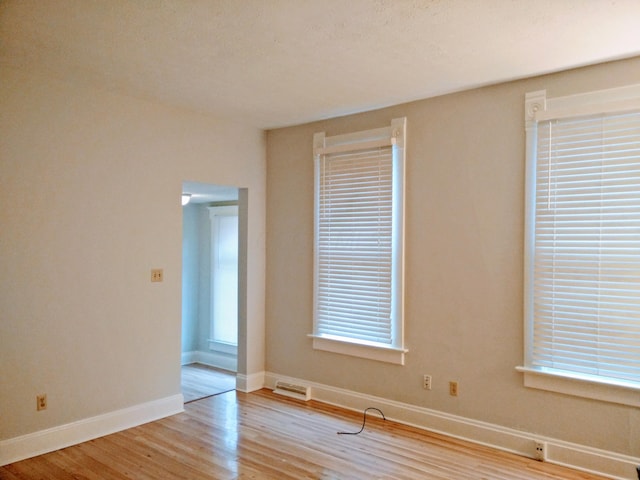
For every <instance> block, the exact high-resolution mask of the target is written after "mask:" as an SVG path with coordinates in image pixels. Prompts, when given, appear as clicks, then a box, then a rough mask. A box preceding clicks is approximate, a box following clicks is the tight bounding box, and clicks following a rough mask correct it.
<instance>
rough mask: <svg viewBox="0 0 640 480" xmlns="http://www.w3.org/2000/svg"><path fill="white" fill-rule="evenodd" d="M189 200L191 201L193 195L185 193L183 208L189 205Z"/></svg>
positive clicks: (183, 195)
mask: <svg viewBox="0 0 640 480" xmlns="http://www.w3.org/2000/svg"><path fill="white" fill-rule="evenodd" d="M189 200H191V194H190V193H183V194H182V206H183V207H184V206H185V205H186V204H187V203H189Z"/></svg>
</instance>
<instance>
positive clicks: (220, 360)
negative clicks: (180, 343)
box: [182, 350, 238, 372]
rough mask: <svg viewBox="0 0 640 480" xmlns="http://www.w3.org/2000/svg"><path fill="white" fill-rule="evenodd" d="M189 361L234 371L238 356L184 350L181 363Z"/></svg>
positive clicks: (236, 368)
mask: <svg viewBox="0 0 640 480" xmlns="http://www.w3.org/2000/svg"><path fill="white" fill-rule="evenodd" d="M190 363H202V364H203V365H209V366H210V367H215V368H220V369H222V370H228V371H229V372H235V371H237V370H238V357H237V356H235V355H229V354H227V353H222V352H213V351H212V352H203V351H201V350H196V351H193V352H184V353H183V354H182V365H188V364H190Z"/></svg>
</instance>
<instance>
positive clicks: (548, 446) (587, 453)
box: [264, 372, 640, 480]
mask: <svg viewBox="0 0 640 480" xmlns="http://www.w3.org/2000/svg"><path fill="white" fill-rule="evenodd" d="M277 381H281V382H286V383H290V384H294V385H301V386H306V387H310V390H311V394H310V396H311V399H313V400H317V401H320V402H323V403H328V404H330V405H335V406H338V407H342V408H347V409H349V410H354V411H359V412H361V411H364V409H365V408H367V407H376V408H379V409H380V410H382V411H383V412H384V414H385V417H386V418H387V419H389V420H393V421H396V422H398V423H402V424H405V425H410V426H413V427H417V428H420V429H424V430H428V431H431V432H435V433H441V434H443V435H448V436H450V437H454V438H459V439H462V440H467V441H470V442H473V443H477V444H480V445H485V446H488V447H492V448H496V449H499V450H502V451H506V452H511V453H515V454H517V455H522V456H525V457H529V458H534V459H540V460H542V461H546V462H550V463H554V464H557V465H563V466H566V467H570V468H573V469H575V470H580V471H584V472H588V473H592V474H597V475H602V476H605V477H609V478H611V479H615V480H637V478H638V477H637V473H636V466H637V465H640V457H631V456H627V455H621V454H619V453H616V452H611V451H606V450H600V449H596V448H592V447H588V446H585V445H578V444H574V443H570V442H565V441H563V440H558V439H554V438H549V437H540V436H537V435H534V434H530V433H528V432H523V431H519V430H514V429H510V428H506V427H502V426H500V425H494V424H491V423H486V422H481V421H478V420H473V419H469V418H465V417H461V416H457V415H451V414H448V413H444V412H439V411H437V410H432V409H428V408H424V407H418V406H415V405H410V404H406V403H401V402H396V401H394V400H389V399H386V398H382V397H375V396H372V395H365V394H362V393H358V392H354V391H351V390H346V389H341V388H336V387H332V386H329V385H323V384H319V383H315V382H309V381H306V380H304V379H299V378H292V377H287V376H284V375H278V374H277V373H273V372H266V373H265V378H264V386H265V387H266V388H271V389H273V388H275V385H276V382H277ZM540 446H542V447H543V448H542V452H539V451H538V450H537V448H538V447H540Z"/></svg>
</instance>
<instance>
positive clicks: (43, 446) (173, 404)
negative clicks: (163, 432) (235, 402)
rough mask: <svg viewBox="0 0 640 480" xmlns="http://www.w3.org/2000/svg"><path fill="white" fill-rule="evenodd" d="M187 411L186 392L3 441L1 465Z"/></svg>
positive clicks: (1, 444) (0, 447) (0, 442)
mask: <svg viewBox="0 0 640 480" xmlns="http://www.w3.org/2000/svg"><path fill="white" fill-rule="evenodd" d="M183 411H184V399H183V397H182V394H178V395H172V396H170V397H166V398H161V399H159V400H154V401H151V402H146V403H141V404H139V405H134V406H133V407H129V408H123V409H121V410H116V411H114V412H109V413H105V414H102V415H98V416H95V417H91V418H85V419H83V420H78V421H77V422H72V423H68V424H65V425H60V426H57V427H53V428H48V429H46V430H40V431H38V432H34V433H29V434H27V435H22V436H20V437H15V438H9V439H7V440H2V441H0V466H2V465H7V464H9V463H14V462H18V461H20V460H24V459H26V458H31V457H35V456H37V455H42V454H44V453H49V452H53V451H55V450H59V449H61V448H66V447H69V446H71V445H76V444H78V443H82V442H86V441H88V440H93V439H94V438H98V437H103V436H105V435H109V434H111V433H115V432H119V431H122V430H126V429H127V428H132V427H137V426H138V425H142V424H143V423H148V422H153V421H154V420H159V419H161V418H164V417H168V416H170V415H175V414H176V413H180V412H183Z"/></svg>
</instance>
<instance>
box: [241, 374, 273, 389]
mask: <svg viewBox="0 0 640 480" xmlns="http://www.w3.org/2000/svg"><path fill="white" fill-rule="evenodd" d="M264 379H265V373H264V372H258V373H250V374H249V375H244V374H242V373H238V374H237V375H236V390H238V391H239V392H243V393H251V392H255V391H256V390H260V389H261V388H264ZM274 385H275V384H274Z"/></svg>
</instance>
